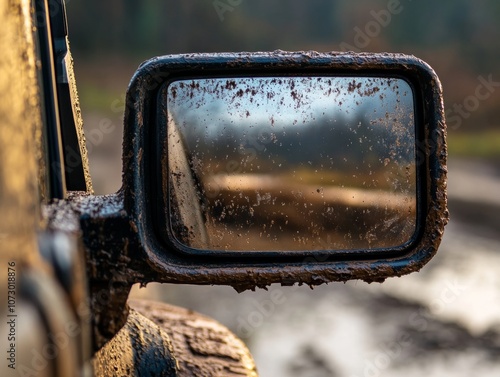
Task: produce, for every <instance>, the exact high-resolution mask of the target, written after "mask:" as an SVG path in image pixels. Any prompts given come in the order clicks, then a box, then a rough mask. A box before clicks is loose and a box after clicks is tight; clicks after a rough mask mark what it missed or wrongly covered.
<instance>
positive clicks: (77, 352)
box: [0, 0, 447, 377]
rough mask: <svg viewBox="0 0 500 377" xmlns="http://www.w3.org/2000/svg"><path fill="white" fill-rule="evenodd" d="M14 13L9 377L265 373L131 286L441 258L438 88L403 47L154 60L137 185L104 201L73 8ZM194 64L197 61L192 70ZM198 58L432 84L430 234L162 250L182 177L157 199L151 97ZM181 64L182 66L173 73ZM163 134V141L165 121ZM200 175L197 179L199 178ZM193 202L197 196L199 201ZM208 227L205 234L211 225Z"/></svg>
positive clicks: (218, 67) (135, 109)
mask: <svg viewBox="0 0 500 377" xmlns="http://www.w3.org/2000/svg"><path fill="white" fill-rule="evenodd" d="M0 17H1V18H0V24H1V25H2V35H3V37H2V39H1V40H0V43H2V47H3V49H2V51H4V53H3V56H2V57H1V60H0V70H1V77H2V79H1V80H2V85H1V86H0V97H1V98H2V101H1V103H0V117H1V120H2V125H1V128H0V208H1V210H2V211H1V212H2V220H0V239H1V250H0V256H1V258H0V260H1V263H2V266H1V271H6V272H5V273H6V275H5V276H7V279H8V280H7V281H8V285H7V286H6V288H7V289H5V288H4V287H2V288H1V292H2V301H3V302H7V303H8V304H7V305H3V304H2V310H3V311H4V313H5V316H6V318H8V320H9V321H10V322H8V324H7V327H2V331H4V330H5V331H6V336H5V338H8V339H12V341H10V342H9V347H8V348H9V349H8V353H9V356H10V360H9V364H8V366H7V368H6V369H2V375H5V374H3V373H4V370H5V371H6V372H8V373H11V374H7V375H17V374H19V373H21V375H36V376H65V377H66V376H77V375H81V376H92V375H95V376H111V375H130V376H132V375H137V376H149V375H161V376H177V375H178V376H190V375H193V376H201V375H207V376H212V375H213V376H216V375H217V376H220V375H228V376H231V375H235V376H236V375H245V376H256V375H257V372H256V368H255V365H254V363H253V360H252V358H251V355H250V354H249V352H248V350H247V349H246V347H245V345H244V344H243V342H241V341H240V340H239V339H238V338H237V337H236V336H235V335H233V334H232V333H231V332H229V330H227V329H226V328H224V327H223V326H221V325H220V324H218V323H217V322H215V321H213V320H211V319H209V318H206V317H203V316H201V315H198V314H196V313H192V312H190V311H188V310H185V309H181V308H174V307H171V306H168V305H165V304H158V303H147V302H140V301H135V302H128V294H129V291H130V288H131V286H132V284H135V283H141V284H146V283H148V282H151V281H158V282H175V283H193V284H227V285H231V286H233V287H235V289H237V290H245V289H254V288H255V287H265V286H267V285H269V284H271V283H281V284H283V285H292V284H294V283H296V282H297V283H300V284H309V285H311V286H312V285H317V284H322V283H325V282H329V281H345V280H348V279H352V278H359V279H363V280H366V281H383V280H384V279H385V278H386V277H389V276H400V275H402V274H405V273H408V272H411V271H414V270H417V269H419V268H420V267H421V266H422V265H423V264H425V263H426V262H427V261H428V260H429V259H430V258H431V257H432V256H433V255H434V253H435V252H436V250H437V246H438V244H439V241H440V235H441V233H442V229H443V227H444V224H445V222H446V219H447V212H446V193H445V191H444V185H445V163H446V153H445V152H446V147H445V134H444V132H445V131H444V130H445V128H444V121H443V115H442V103H440V102H439V99H440V96H441V94H440V87H439V84H438V82H437V81H436V80H437V79H436V78H435V77H434V76H433V73H432V72H431V70H430V69H428V68H427V67H426V66H424V65H423V63H420V62H418V61H416V60H414V59H410V58H404V57H402V56H386V57H383V56H348V55H338V56H337V55H330V56H324V55H314V54H311V55H308V54H287V53H283V52H277V53H274V54H261V55H258V54H257V55H248V54H247V55H245V54H243V55H238V54H234V55H217V56H215V55H200V56H197V57H194V58H193V60H192V61H189V57H186V56H181V57H166V58H163V59H156V60H152V61H151V62H149V63H147V64H145V65H144V66H143V67H142V68H141V69H139V71H138V73H137V74H136V76H135V78H134V80H133V82H132V84H131V88H130V90H129V93H128V100H129V102H128V103H127V110H126V120H125V122H126V123H127V125H128V126H129V128H128V130H127V133H126V136H125V143H124V185H123V188H122V189H121V190H120V191H119V192H117V193H116V194H113V195H109V196H105V197H98V196H94V195H93V192H92V183H91V178H90V175H89V169H88V158H87V152H86V147H85V138H84V135H83V122H82V119H81V112H80V108H79V105H78V96H77V92H76V83H75V77H74V74H73V69H72V60H71V55H70V53H69V43H68V40H67V27H66V21H65V9H64V2H63V1H51V2H49V1H35V2H31V1H27V0H17V1H12V2H9V3H8V4H3V5H2V9H1V12H0ZM325 59H328V61H327V62H326V63H325ZM181 60H182V61H186V60H187V61H188V62H187V63H185V62H184V63H183V64H184V65H182V64H179V61H181ZM200 64H201V65H203V67H204V68H203V70H204V71H205V75H206V77H209V78H210V77H216V76H217V77H219V76H220V75H221V74H222V75H225V74H226V72H231V69H233V70H234V72H235V73H234V74H236V75H241V74H242V73H246V74H249V75H252V73H251V72H257V73H258V72H260V73H261V74H262V70H265V74H266V75H272V74H276V75H278V74H281V75H285V76H294V75H299V76H300V75H301V74H304V72H303V71H301V69H303V68H302V67H303V66H304V65H305V66H307V68H308V69H311V70H314V72H326V69H327V68H328V67H327V66H334V67H335V68H336V69H337V71H339V70H341V68H342V67H344V68H342V69H344V70H345V71H344V74H348V73H349V72H351V75H352V72H354V71H355V69H354V68H353V67H358V68H356V69H358V70H365V71H368V70H371V71H373V72H379V71H380V72H381V71H384V70H386V73H387V74H389V73H390V72H393V74H394V75H396V74H397V75H400V74H401V75H406V76H405V77H407V78H409V77H413V78H414V80H415V82H417V84H418V85H421V89H422V93H421V95H422V98H420V99H419V101H420V102H422V103H424V100H423V99H424V98H425V101H426V103H428V105H426V106H428V108H427V107H426V108H425V110H426V111H425V112H424V113H425V116H426V117H427V118H426V119H428V121H429V122H428V123H426V124H431V126H429V128H426V129H425V130H426V131H428V130H434V131H436V132H435V134H432V135H428V134H425V135H424V134H422V135H420V136H421V137H422V140H430V142H428V143H426V144H425V145H424V146H423V147H422V151H421V152H422V153H423V154H424V157H423V160H422V161H423V162H422V164H421V166H420V167H418V169H420V171H421V173H418V174H422V177H424V176H425V177H426V178H425V179H424V178H419V179H418V181H419V182H420V183H421V184H422V185H423V186H422V187H423V188H427V191H426V190H424V189H422V190H421V191H419V195H420V196H419V198H420V197H422V198H424V197H425V198H426V199H425V201H424V202H425V204H426V205H427V207H425V208H426V209H425V211H424V212H423V214H422V216H423V217H425V218H424V219H423V220H422V221H421V223H419V224H420V225H419V226H420V227H421V228H422V230H421V232H422V233H419V237H417V238H418V239H415V240H413V239H412V240H411V242H412V245H411V248H412V250H413V252H412V254H411V255H409V254H408V253H406V251H407V250H406V249H405V250H403V249H404V248H410V246H408V245H406V246H405V247H400V245H395V246H397V247H392V249H394V250H392V251H394V252H395V254H394V255H393V254H387V256H384V257H382V258H379V257H377V258H375V257H372V256H370V258H369V259H368V260H364V259H363V258H353V259H352V260H351V259H349V258H350V257H349V253H346V255H347V257H346V255H334V257H332V256H331V255H330V254H329V253H328V252H325V251H322V252H310V253H305V254H304V255H302V254H300V255H299V254H295V255H294V254H292V253H290V252H288V253H281V254H280V253H279V252H276V251H274V252H269V253H263V254H261V255H259V256H258V257H257V258H256V257H255V254H253V253H251V252H249V253H245V252H243V253H239V254H238V255H237V256H238V258H241V260H239V261H238V262H237V263H234V260H235V259H234V255H232V256H231V255H229V254H227V255H216V253H214V254H213V255H212V256H211V255H208V254H210V250H208V251H209V253H206V254H207V255H201V254H203V253H201V254H200V255H197V254H189V252H190V251H189V250H188V249H189V248H188V247H185V246H186V245H184V246H182V245H177V244H175V242H174V240H175V237H173V238H172V237H171V238H170V241H168V240H167V243H168V242H171V243H170V244H168V245H169V247H170V248H171V249H174V250H176V252H177V251H182V250H183V249H186V250H188V255H184V254H182V253H181V254H176V253H171V254H162V253H163V249H164V248H165V247H164V246H158V245H159V244H158V243H157V241H158V240H159V238H157V237H156V233H155V229H154V228H155V226H154V225H153V221H152V218H153V217H154V216H156V215H158V216H160V217H161V216H166V215H165V213H163V214H161V213H159V214H152V213H153V212H152V210H151V206H153V207H154V206H157V207H158V208H162V207H164V208H168V207H169V206H172V202H171V201H168V200H169V199H167V198H168V194H167V195H164V194H165V193H166V192H167V193H168V192H170V193H172V192H173V191H168V189H167V187H168V185H167V183H165V182H168V179H169V178H168V177H167V178H163V181H162V184H163V186H162V187H163V190H165V192H163V194H162V193H161V190H162V189H161V188H155V189H157V190H159V192H158V193H157V196H154V195H152V193H151V191H150V187H149V183H148V182H150V178H144V176H145V173H144V172H145V171H147V170H148V169H149V170H150V171H152V172H157V173H158V172H160V171H161V167H158V166H155V165H154V163H152V162H151V161H154V159H153V158H152V157H151V156H152V154H151V153H152V152H150V151H148V148H151V144H150V143H149V142H148V140H149V139H147V138H148V137H150V136H151V135H147V134H146V133H145V132H143V130H144V129H148V127H145V126H144V124H145V123H144V122H145V119H146V118H147V117H148V116H152V112H150V113H148V112H146V111H145V110H144V109H145V108H147V107H148V106H150V107H151V106H153V105H152V103H153V102H152V98H153V96H154V95H156V94H152V93H153V92H154V91H155V90H157V89H158V88H159V87H161V86H162V85H164V84H165V80H164V79H165V77H169V78H171V77H174V76H175V74H177V75H179V76H182V75H184V76H187V77H188V78H189V77H191V76H193V77H194V76H196V75H198V76H200V75H201V74H200V73H199V72H198V71H197V68H196V67H199V66H200ZM406 65H410V66H411V68H410V69H409V70H408V71H404V69H406V68H404V67H406ZM176 66H179V67H181V68H182V69H183V70H184V71H182V69H181V71H175V67H176ZM193 67H195V68H193ZM191 68H193V69H192V70H191V72H190V73H188V74H187V73H186V72H187V71H189V70H190V69H191ZM371 71H370V72H371ZM207 72H208V73H207ZM221 72H222V73H221ZM388 72H389V73H388ZM401 72H403V73H401ZM257 73H253V74H254V75H257ZM227 74H229V73H227ZM203 77H205V76H203ZM433 85H434V86H433ZM155 93H156V92H155ZM420 102H419V103H420ZM146 126H147V125H146ZM433 127H435V128H433ZM157 132H158V134H159V135H162V133H165V132H166V130H165V129H160V130H158V131H157ZM422 132H423V130H422ZM163 136H165V135H163ZM167 138H168V137H166V138H165V139H167ZM151 149H154V148H151ZM171 149H172V148H171ZM148 156H150V157H148ZM196 180H197V177H195V176H193V179H192V180H190V181H189V182H191V183H188V184H187V185H188V186H190V187H194V186H195V183H193V182H195V181H196ZM420 183H419V184H420ZM185 184H186V183H184V185H185ZM151 186H153V185H151ZM179 192H180V191H179ZM162 195H163V196H162ZM192 196H193V195H191V199H190V200H191V201H194V202H196V199H193V198H192ZM156 198H161V200H163V202H162V201H161V200H160V199H158V200H157V201H156ZM167 201H168V202H167ZM152 202H153V203H152ZM200 203H201V202H200ZM202 204H203V203H201V204H200V206H198V205H196V206H195V207H196V208H201V207H202ZM160 212H161V211H160ZM183 213H184V212H183ZM196 216H197V215H194V217H195V219H194V220H193V219H192V218H191V219H188V220H183V221H184V222H187V223H189V222H190V221H191V222H193V223H195V224H196V223H197V221H198V220H196V219H197V218H202V217H203V216H206V214H202V215H201V216H199V217H196ZM166 217H168V214H167V216H166ZM188 217H189V216H188ZM165 221H167V222H168V221H170V220H168V219H167V220H165ZM419 221H420V220H419ZM198 223H199V221H198ZM198 225H199V224H198ZM201 228H202V226H201V225H200V228H199V229H200V230H199V231H198V234H201V233H203V232H202V230H201ZM166 237H167V238H168V237H170V236H169V235H168V234H167V235H166ZM187 246H189V245H187ZM207 249H209V247H207ZM400 249H401V250H400ZM313 251H314V250H313ZM402 251H405V253H406V254H405V253H403V252H402ZM369 252H371V251H370V250H368V251H366V252H365V253H364V254H367V253H368V254H369ZM398 253H399V254H398ZM278 254H279V255H278ZM361 254H363V253H360V255H361ZM372 254H373V253H372ZM193 255H194V260H195V261H194V262H192V264H190V263H188V262H187V261H188V260H190V259H189V258H191V259H192V258H193ZM214 255H215V257H216V258H215V259H214V258H213V256H214ZM228 255H229V256H228ZM304 256H306V258H304ZM307 258H309V259H307ZM359 259H360V260H359ZM2 276H4V275H2ZM21 324H22V325H21ZM2 334H3V333H2ZM2 339H4V338H2ZM23 373H24V374H23Z"/></svg>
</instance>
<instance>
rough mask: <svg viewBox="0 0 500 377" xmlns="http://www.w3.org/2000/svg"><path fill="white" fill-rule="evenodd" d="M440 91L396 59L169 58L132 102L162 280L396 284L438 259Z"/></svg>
mask: <svg viewBox="0 0 500 377" xmlns="http://www.w3.org/2000/svg"><path fill="white" fill-rule="evenodd" d="M445 134H446V131H445V122H444V115H443V103H442V93H441V85H440V83H439V80H438V78H437V77H436V75H435V73H434V72H433V70H432V69H431V68H430V67H429V66H428V65H426V64H425V63H424V62H422V61H420V60H418V59H416V58H414V57H410V56H405V55H393V54H384V55H377V54H318V53H285V52H276V53H255V54H200V55H198V54H196V55H175V56H166V57H160V58H155V59H153V60H150V61H148V62H146V63H145V64H143V65H142V66H141V67H140V68H139V70H138V71H137V73H136V74H135V76H134V78H133V80H132V83H131V85H130V88H129V92H128V94H127V111H126V115H125V141H124V186H123V189H122V193H123V197H124V207H125V211H126V213H127V214H128V216H130V219H131V220H130V221H131V223H133V228H134V230H135V231H136V233H137V235H138V241H137V247H138V248H140V249H141V253H142V254H141V253H139V254H138V255H139V257H140V258H144V259H145V260H146V262H147V265H148V266H149V268H150V272H148V273H147V274H145V275H147V276H148V277H147V278H144V279H143V280H147V281H153V280H154V281H159V282H177V283H190V284H226V285H232V286H233V287H235V288H236V289H237V290H245V289H253V288H255V287H256V286H260V287H265V286H266V285H269V284H271V283H282V284H285V285H290V284H294V283H296V282H298V283H300V284H303V283H304V284H309V285H317V284H321V283H327V282H330V281H346V280H349V279H363V280H366V281H383V280H384V279H385V278H387V277H391V276H401V275H403V274H406V273H410V272H413V271H417V270H419V269H420V268H421V267H422V266H423V265H424V264H425V263H427V262H428V261H429V260H430V259H431V258H432V256H433V255H434V254H435V252H436V251H437V248H438V246H439V243H440V240H441V236H442V233H443V229H444V226H445V224H446V222H447V217H448V213H447V209H446V142H445Z"/></svg>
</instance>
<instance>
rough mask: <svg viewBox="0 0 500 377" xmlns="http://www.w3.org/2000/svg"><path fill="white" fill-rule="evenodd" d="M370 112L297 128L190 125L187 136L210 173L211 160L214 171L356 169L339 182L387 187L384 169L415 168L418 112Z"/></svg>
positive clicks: (329, 171)
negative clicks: (211, 129)
mask: <svg viewBox="0 0 500 377" xmlns="http://www.w3.org/2000/svg"><path fill="white" fill-rule="evenodd" d="M370 115H371V114H369V113H367V112H366V109H363V108H361V109H359V111H358V112H357V113H356V114H355V115H353V116H349V117H348V116H346V115H343V114H341V113H339V114H338V115H336V116H335V118H331V117H328V116H319V117H316V119H315V120H312V121H309V122H307V123H306V124H302V125H298V126H292V127H286V126H272V125H271V124H270V122H267V123H264V124H262V125H261V126H253V127H251V128H246V127H242V126H241V125H233V124H231V123H227V124H222V125H220V126H219V128H220V130H221V131H220V132H217V133H216V134H207V133H206V132H199V131H200V129H199V128H196V127H189V129H190V130H191V132H189V130H188V129H186V132H184V133H183V136H184V141H185V143H186V147H187V150H189V151H190V153H191V154H192V158H193V157H194V160H195V161H197V162H199V163H202V164H203V168H202V169H201V170H200V169H199V168H200V167H198V168H196V170H198V171H199V172H200V173H201V174H202V175H205V174H207V173H208V172H207V171H206V170H205V168H206V167H208V164H209V170H210V174H212V175H213V174H233V173H238V174H239V173H253V174H263V173H272V172H276V173H286V172H287V171H300V170H310V171H313V172H314V171H318V172H322V173H323V174H326V175H327V176H330V175H335V172H340V173H342V174H343V175H345V173H349V172H351V173H352V175H351V176H348V179H347V180H345V181H344V182H333V183H337V184H339V185H340V184H345V185H354V186H359V185H360V184H361V183H362V182H365V186H366V187H372V186H374V185H375V186H379V185H382V186H386V184H387V182H375V181H376V178H377V176H378V173H380V172H384V173H386V172H387V171H388V170H390V169H392V170H393V173H394V174H397V173H398V171H401V172H405V174H406V172H407V168H408V166H409V165H410V169H411V170H414V167H413V164H414V161H415V149H414V148H415V146H414V140H415V139H414V126H413V120H412V114H404V115H400V116H399V119H394V118H393V119H390V118H387V119H386V118H384V119H371V118H370ZM195 121H196V116H194V115H192V116H190V115H189V114H187V117H186V123H187V124H192V122H195ZM193 130H198V132H193ZM353 175H356V176H357V177H359V179H356V177H353ZM366 177H372V179H371V180H369V179H366ZM345 178H346V177H345V176H344V179H345ZM353 178H354V179H353ZM374 179H375V181H374ZM358 181H359V182H358ZM325 183H326V182H325Z"/></svg>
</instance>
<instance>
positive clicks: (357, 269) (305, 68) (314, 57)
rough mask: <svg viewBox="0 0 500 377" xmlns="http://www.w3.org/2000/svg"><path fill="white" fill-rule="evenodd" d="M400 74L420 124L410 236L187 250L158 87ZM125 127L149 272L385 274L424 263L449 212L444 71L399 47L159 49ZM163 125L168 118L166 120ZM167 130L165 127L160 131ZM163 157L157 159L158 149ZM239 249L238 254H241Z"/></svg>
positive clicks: (377, 277)
mask: <svg viewBox="0 0 500 377" xmlns="http://www.w3.org/2000/svg"><path fill="white" fill-rule="evenodd" d="M319 74H323V75H342V76H356V75H357V76H378V77H386V76H390V77H398V78H402V79H404V80H406V81H407V82H409V83H410V85H411V87H412V89H413V90H414V96H415V104H416V111H417V113H416V115H417V116H416V124H417V132H416V137H417V145H416V150H417V172H418V174H417V187H418V188H417V203H418V209H417V213H418V215H417V233H416V237H415V238H414V239H413V240H412V241H411V242H410V243H408V244H406V245H403V246H402V247H398V248H394V249H391V250H375V251H366V252H359V251H358V252H356V253H353V252H345V253H335V254H332V253H328V252H310V251H309V252H304V253H301V252H293V253H286V252H285V253H279V254H278V253H276V252H271V253H267V252H264V253H261V252H259V253H258V254H256V253H255V252H250V253H246V252H243V253H242V252H237V253H229V254H224V255H221V254H217V255H214V253H213V252H210V255H206V254H204V253H200V254H199V255H196V256H195V255H193V254H191V255H189V254H186V253H185V251H186V250H184V251H183V250H182V247H180V246H179V244H178V243H176V242H172V241H170V240H169V239H168V236H167V237H166V236H165V233H164V232H162V231H161V230H160V229H162V228H163V229H165V228H164V226H165V225H166V224H165V222H166V221H168V219H165V215H163V219H162V215H161V212H164V211H163V210H159V209H162V208H165V205H166V203H168V200H166V199H167V198H166V194H164V193H165V192H166V191H165V186H166V184H165V182H166V179H165V177H163V176H162V174H164V172H163V170H162V169H161V166H165V165H164V164H166V160H165V158H166V157H165V156H166V154H165V153H163V151H162V148H163V147H162V146H161V145H164V144H165V143H163V142H162V140H165V139H163V138H164V137H166V135H165V134H164V130H163V131H162V130H161V129H160V130H158V129H157V119H158V114H157V113H156V108H157V106H156V104H157V102H158V100H159V99H158V98H159V93H160V91H161V88H162V87H163V86H164V85H165V84H167V85H168V83H169V82H171V81H174V80H178V79H189V78H202V77H235V76H240V77H241V76H271V75H282V76H285V75H319ZM124 124H125V130H124V144H123V149H124V154H123V163H124V167H123V169H124V173H123V187H122V190H121V193H122V194H123V198H124V208H125V211H126V213H127V215H128V217H129V218H130V222H131V224H133V226H132V228H133V229H134V230H135V231H136V233H137V236H138V239H139V242H138V243H139V247H140V248H141V249H142V254H143V256H144V258H145V259H146V261H145V262H146V263H147V265H148V266H149V267H150V268H151V269H152V271H151V272H152V274H148V275H149V276H148V278H147V279H144V280H147V281H158V282H168V283H188V284H218V285H231V286H233V287H234V288H235V289H237V290H238V291H242V290H246V289H254V288H255V287H256V286H257V287H266V286H267V285H269V284H271V283H281V284H283V285H292V284H294V283H299V284H308V285H311V286H313V285H318V284H322V283H328V282H331V281H346V280H350V279H362V280H365V281H368V282H372V281H383V280H385V278H388V277H392V276H401V275H404V274H407V273H410V272H413V271H417V270H419V269H420V268H421V267H422V266H423V265H425V264H426V263H427V262H428V261H429V260H430V259H431V258H432V257H433V256H434V254H435V253H436V251H437V248H438V246H439V244H440V241H441V237H442V234H443V231H444V226H445V225H446V223H447V220H448V211H447V200H446V172H447V170H446V158H447V153H446V125H445V120H444V111H443V102H442V89H441V84H440V83H439V80H438V78H437V76H436V74H435V73H434V71H433V70H432V68H430V67H429V66H428V65H427V64H426V63H424V62H423V61H421V60H419V59H417V58H415V57H412V56H407V55H402V54H355V53H325V54H323V53H316V52H299V53H287V52H283V51H277V52H272V53H242V54H192V55H172V56H165V57H158V58H154V59H152V60H149V61H147V62H146V63H144V64H143V65H141V66H140V67H139V69H138V71H137V72H136V74H135V75H134V77H133V79H132V82H131V84H130V87H129V90H128V93H127V106H126V112H125V123H124ZM163 128H165V127H163ZM162 133H163V134H162ZM159 156H161V159H163V161H161V159H160V158H159ZM235 257H237V258H235Z"/></svg>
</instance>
